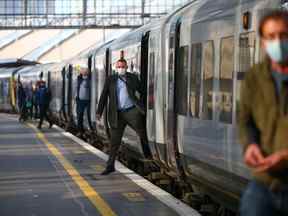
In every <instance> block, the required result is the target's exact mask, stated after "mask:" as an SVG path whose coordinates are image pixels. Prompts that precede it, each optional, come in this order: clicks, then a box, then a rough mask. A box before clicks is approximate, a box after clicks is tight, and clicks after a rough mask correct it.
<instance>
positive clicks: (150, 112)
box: [146, 33, 159, 157]
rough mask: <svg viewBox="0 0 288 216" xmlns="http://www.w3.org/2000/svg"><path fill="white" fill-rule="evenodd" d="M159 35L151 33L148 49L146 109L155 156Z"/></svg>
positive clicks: (147, 124)
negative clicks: (156, 76)
mask: <svg viewBox="0 0 288 216" xmlns="http://www.w3.org/2000/svg"><path fill="white" fill-rule="evenodd" d="M156 38H157V35H156V34H155V33H153V35H152V34H150V37H149V50H148V68H147V69H148V82H147V111H146V129H147V137H148V140H149V145H150V149H151V152H152V154H153V157H159V154H158V152H157V148H156V146H155V145H156V121H155V118H156V115H155V85H156V82H155V70H156V55H157V49H156V47H155V44H156Z"/></svg>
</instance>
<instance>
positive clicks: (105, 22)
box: [0, 0, 189, 29]
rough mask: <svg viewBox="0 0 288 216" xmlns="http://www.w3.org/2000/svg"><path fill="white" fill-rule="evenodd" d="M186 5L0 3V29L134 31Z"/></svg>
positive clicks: (152, 0)
mask: <svg viewBox="0 0 288 216" xmlns="http://www.w3.org/2000/svg"><path fill="white" fill-rule="evenodd" d="M188 1H189V0H12V1H11V0H0V28H1V29H31V28H33V29H35V28H134V27H138V26H141V25H143V24H145V23H147V22H149V21H151V19H153V18H158V17H160V16H162V15H164V14H166V13H167V12H169V11H170V10H172V9H174V8H176V7H179V6H181V5H183V4H185V3H187V2H188Z"/></svg>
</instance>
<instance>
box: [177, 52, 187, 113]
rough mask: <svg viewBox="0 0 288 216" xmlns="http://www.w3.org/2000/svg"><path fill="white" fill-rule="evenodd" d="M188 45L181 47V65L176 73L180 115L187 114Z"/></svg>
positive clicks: (178, 111)
mask: <svg viewBox="0 0 288 216" xmlns="http://www.w3.org/2000/svg"><path fill="white" fill-rule="evenodd" d="M188 59H189V48H188V46H182V47H180V52H179V61H178V62H179V65H178V66H177V71H176V73H175V94H176V101H175V102H176V103H175V105H176V107H175V109H176V113H177V114H180V115H186V114H187V97H188V95H187V86H188V85H187V84H188V82H187V77H188Z"/></svg>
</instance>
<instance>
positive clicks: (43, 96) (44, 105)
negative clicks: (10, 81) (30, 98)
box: [36, 81, 53, 129]
mask: <svg viewBox="0 0 288 216" xmlns="http://www.w3.org/2000/svg"><path fill="white" fill-rule="evenodd" d="M36 100H37V104H38V105H39V109H40V121H39V124H38V129H41V128H42V123H43V121H44V118H45V119H46V120H47V121H48V122H49V128H52V126H53V122H52V120H51V119H50V117H49V115H48V114H47V112H49V104H50V101H51V92H50V90H49V89H48V88H47V87H46V83H45V81H41V82H39V88H38V90H37V93H36Z"/></svg>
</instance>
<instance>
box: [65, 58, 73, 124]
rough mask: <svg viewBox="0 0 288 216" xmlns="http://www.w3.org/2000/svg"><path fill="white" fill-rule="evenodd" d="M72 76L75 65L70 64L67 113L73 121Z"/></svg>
mask: <svg viewBox="0 0 288 216" xmlns="http://www.w3.org/2000/svg"><path fill="white" fill-rule="evenodd" d="M72 76H73V67H72V65H70V64H69V66H68V73H67V97H66V100H67V101H66V105H67V113H68V119H69V121H70V122H71V121H72V99H73V98H72V97H73V94H72Z"/></svg>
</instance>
